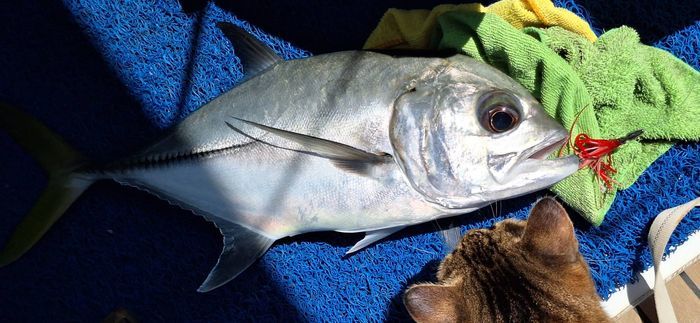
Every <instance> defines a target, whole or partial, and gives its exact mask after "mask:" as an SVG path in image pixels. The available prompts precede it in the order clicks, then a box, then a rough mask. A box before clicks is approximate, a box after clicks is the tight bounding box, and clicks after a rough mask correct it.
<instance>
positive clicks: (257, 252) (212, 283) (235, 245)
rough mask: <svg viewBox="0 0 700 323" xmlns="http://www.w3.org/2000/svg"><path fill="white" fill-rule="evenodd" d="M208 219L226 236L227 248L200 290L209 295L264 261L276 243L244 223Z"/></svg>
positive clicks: (225, 243) (225, 247)
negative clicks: (255, 264) (255, 263)
mask: <svg viewBox="0 0 700 323" xmlns="http://www.w3.org/2000/svg"><path fill="white" fill-rule="evenodd" d="M205 218H206V219H207V220H209V221H211V222H214V224H215V225H216V227H217V228H219V230H221V234H222V235H223V236H224V247H223V250H222V251H221V255H220V256H219V260H218V261H217V262H216V265H215V266H214V268H212V270H211V272H209V276H207V279H205V280H204V282H203V283H202V285H201V286H199V288H198V289H197V291H198V292H200V293H206V292H208V291H211V290H213V289H215V288H217V287H220V286H221V285H224V284H226V283H227V282H229V281H231V280H232V279H234V278H236V276H238V275H239V274H240V273H242V272H243V271H244V270H246V269H247V268H248V267H250V265H252V264H253V263H254V262H255V261H256V260H257V259H258V258H260V257H261V256H262V255H263V254H264V253H265V251H267V249H269V248H270V246H271V245H272V244H273V243H274V242H275V239H272V238H269V237H267V236H265V235H262V234H260V233H258V232H255V231H253V230H251V229H249V228H246V227H244V226H242V225H240V224H237V223H233V222H228V221H225V220H222V219H220V218H214V217H207V216H205Z"/></svg>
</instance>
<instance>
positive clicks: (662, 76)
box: [438, 12, 700, 225]
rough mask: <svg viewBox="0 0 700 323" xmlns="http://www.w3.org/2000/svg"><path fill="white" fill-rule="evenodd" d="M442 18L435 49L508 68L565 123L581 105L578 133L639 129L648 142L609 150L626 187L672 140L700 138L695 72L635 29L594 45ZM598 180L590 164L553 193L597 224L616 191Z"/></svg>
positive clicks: (469, 18) (554, 32)
mask: <svg viewBox="0 0 700 323" xmlns="http://www.w3.org/2000/svg"><path fill="white" fill-rule="evenodd" d="M438 24H439V27H438V28H440V31H441V33H442V35H443V37H442V39H441V40H440V42H439V44H438V48H452V49H460V50H462V51H463V52H464V53H465V54H467V55H469V56H472V57H475V58H477V59H480V60H482V61H485V62H487V63H489V64H491V65H493V66H496V67H497V68H499V69H501V70H502V71H504V72H506V73H507V74H508V75H510V76H511V77H513V78H514V79H516V80H517V81H519V82H520V83H521V84H523V86H525V87H526V88H527V89H528V90H530V91H531V92H532V93H533V94H534V95H535V97H537V98H538V99H539V100H540V101H541V102H542V104H543V106H544V107H545V110H546V111H547V112H548V113H549V114H550V115H552V116H553V117H555V118H556V119H557V120H559V121H560V122H561V123H562V124H563V125H564V126H565V127H567V128H569V127H571V125H572V123H573V121H574V119H575V116H576V114H577V113H579V111H582V113H581V117H580V118H579V120H578V121H577V124H576V126H575V127H574V128H573V134H574V135H576V134H578V133H586V134H588V135H589V136H591V137H594V138H617V137H622V136H624V135H625V134H627V133H628V132H630V131H632V130H635V129H640V128H641V129H644V130H645V134H644V135H643V136H642V138H643V139H645V140H644V141H642V142H630V143H628V144H626V145H625V146H623V147H622V148H621V149H619V150H618V151H617V152H615V153H614V154H613V158H614V165H613V166H614V167H615V168H616V169H617V170H618V174H616V175H615V180H617V181H618V182H620V183H621V186H622V188H625V187H629V186H630V185H631V184H632V183H633V182H634V181H635V180H636V179H637V178H638V177H639V175H641V173H642V172H643V171H644V169H646V168H647V167H648V166H649V165H650V164H651V163H652V162H653V161H654V160H656V158H658V157H659V156H660V155H661V154H663V153H664V152H665V151H666V150H668V148H670V146H671V145H672V142H671V140H697V139H700V119H699V118H700V108H699V107H698V106H697V104H695V102H697V101H698V100H700V91H699V90H700V87H699V86H700V74H699V73H698V72H697V71H695V70H694V69H693V68H692V67H690V66H688V65H687V64H685V63H683V62H681V61H680V60H678V59H677V58H675V57H673V55H671V54H669V53H667V52H665V51H663V50H660V49H656V48H653V47H649V46H645V45H643V44H640V43H639V37H638V36H637V34H636V32H635V31H634V30H632V29H631V28H628V27H622V28H618V29H614V30H611V31H609V32H607V33H605V34H604V35H603V36H601V38H600V39H598V40H597V41H596V42H595V43H593V44H591V43H589V42H588V41H587V40H585V38H583V37H582V36H579V35H577V34H575V33H571V32H569V31H566V30H564V29H562V28H557V27H553V28H548V29H539V28H526V29H524V33H523V32H521V31H519V30H517V29H515V28H513V27H512V26H511V25H510V24H508V23H507V22H506V21H504V20H503V19H501V18H499V17H498V16H496V15H491V14H484V13H467V12H451V13H446V14H444V15H442V16H440V17H438ZM528 35H529V36H528ZM533 36H534V37H533ZM550 47H551V49H550ZM557 53H558V54H559V55H557ZM560 55H561V56H562V57H564V58H562V57H560ZM587 107H590V108H587ZM582 109H583V110H582ZM649 140H654V141H649ZM570 152H571V150H570V149H569V153H570ZM600 187H601V184H600V183H599V182H598V181H597V180H596V178H595V177H594V174H593V173H592V171H591V170H590V169H584V170H581V171H579V172H577V173H576V174H574V175H572V176H571V177H569V178H567V179H566V180H564V181H562V182H560V183H559V184H557V185H555V186H554V187H553V188H552V190H553V191H554V192H555V193H557V194H558V195H559V196H560V197H561V198H562V200H564V201H565V202H566V203H567V204H569V205H570V206H571V207H573V208H574V209H576V210H577V211H578V212H579V213H580V214H581V215H582V216H583V217H584V218H586V219H587V220H588V221H590V222H591V223H593V224H595V225H600V224H601V222H602V221H603V218H604V216H605V213H606V212H607V210H608V209H609V208H610V205H611V204H612V201H613V199H614V196H615V189H613V190H612V191H608V192H603V191H602V190H601V189H600Z"/></svg>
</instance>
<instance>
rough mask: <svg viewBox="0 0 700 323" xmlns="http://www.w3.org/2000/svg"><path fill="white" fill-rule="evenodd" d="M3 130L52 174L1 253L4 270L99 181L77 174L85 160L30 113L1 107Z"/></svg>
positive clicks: (9, 107) (0, 104)
mask: <svg viewBox="0 0 700 323" xmlns="http://www.w3.org/2000/svg"><path fill="white" fill-rule="evenodd" d="M0 114H2V116H3V118H2V119H0V129H2V130H4V131H6V132H7V133H8V134H9V135H10V136H11V137H12V138H13V139H14V140H15V141H16V142H17V143H18V144H19V145H20V146H22V148H24V149H25V150H26V151H27V152H28V153H29V154H30V155H31V156H32V157H34V158H35V159H36V160H37V162H38V163H39V164H40V165H41V166H42V168H43V169H44V170H46V172H47V174H48V185H47V186H46V188H45V189H44V191H43V192H42V193H41V196H40V197H39V200H38V201H37V203H36V204H35V205H34V207H32V209H31V210H30V211H29V213H28V214H27V216H26V217H25V218H24V219H23V220H22V222H21V223H20V224H19V225H17V227H16V228H15V231H14V232H13V233H12V235H11V236H10V238H9V240H8V241H7V242H6V244H5V246H4V247H3V249H2V250H1V251H0V267H3V266H5V265H8V264H10V263H12V262H14V261H15V260H17V259H18V258H19V257H20V256H22V255H23V254H24V253H25V252H27V251H28V250H29V249H30V248H31V247H32V246H33V245H34V244H35V243H36V242H37V241H39V239H40V238H41V237H42V236H43V235H44V233H46V231H48V229H49V228H50V227H51V225H53V224H54V223H55V222H56V221H57V220H58V218H60V217H61V215H63V213H64V212H65V211H66V210H67V209H68V207H69V206H70V205H71V204H72V203H73V202H74V201H75V200H76V199H77V198H78V196H80V194H81V193H82V192H83V191H85V189H87V188H88V186H90V184H92V183H93V182H94V181H95V179H96V178H95V177H92V176H89V175H86V174H81V173H78V172H76V170H77V169H78V168H79V167H80V166H82V165H84V164H85V159H84V158H83V157H82V156H81V155H80V154H79V153H78V152H76V151H75V150H74V149H73V148H71V147H70V146H69V145H68V144H67V143H66V142H65V141H63V139H61V138H60V137H59V136H58V135H56V134H54V133H53V132H52V131H51V130H49V129H48V128H46V127H45V126H44V125H43V124H41V123H40V122H39V121H38V120H36V119H34V118H33V117H31V116H29V115H27V114H26V113H24V112H22V111H20V110H18V109H16V108H14V107H11V106H9V105H6V104H3V103H0Z"/></svg>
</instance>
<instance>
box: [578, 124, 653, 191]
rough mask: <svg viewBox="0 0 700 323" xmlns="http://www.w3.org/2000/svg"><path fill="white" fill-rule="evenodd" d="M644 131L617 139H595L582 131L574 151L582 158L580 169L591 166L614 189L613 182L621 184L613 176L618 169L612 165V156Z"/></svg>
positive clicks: (609, 187) (609, 188) (607, 185)
mask: <svg viewBox="0 0 700 323" xmlns="http://www.w3.org/2000/svg"><path fill="white" fill-rule="evenodd" d="M643 132H644V131H643V130H637V131H633V132H630V133H629V134H627V135H626V136H624V137H622V138H617V139H593V138H591V137H589V136H588V135H587V134H584V133H581V134H579V135H578V136H576V139H575V140H574V147H573V149H574V153H575V154H576V156H578V157H579V158H581V164H580V166H579V168H580V169H583V168H586V167H590V168H591V169H592V170H593V172H594V173H595V174H596V176H597V177H598V178H599V179H600V180H601V181H603V183H605V188H607V189H608V190H611V189H612V186H613V184H619V183H618V182H617V181H615V180H614V179H613V178H612V175H613V174H615V173H617V170H615V168H613V167H612V156H611V155H610V154H611V153H612V152H613V151H615V149H617V148H618V147H620V146H621V145H622V144H624V143H625V142H627V141H630V140H632V139H635V138H637V137H639V136H640V135H641V134H642V133H643Z"/></svg>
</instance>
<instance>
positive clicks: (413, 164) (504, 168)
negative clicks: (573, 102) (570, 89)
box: [390, 55, 579, 211]
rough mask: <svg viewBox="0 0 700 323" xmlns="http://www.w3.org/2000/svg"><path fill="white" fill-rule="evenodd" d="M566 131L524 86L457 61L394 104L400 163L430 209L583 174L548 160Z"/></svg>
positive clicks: (461, 205)
mask: <svg viewBox="0 0 700 323" xmlns="http://www.w3.org/2000/svg"><path fill="white" fill-rule="evenodd" d="M567 135H568V132H567V131H566V129H564V128H563V127H562V126H561V125H560V124H559V123H557V122H556V121H555V120H554V119H553V118H551V117H550V116H549V115H547V113H546V112H545V111H544V108H543V107H542V106H541V104H540V103H539V102H538V101H537V100H536V99H535V98H534V97H533V96H532V95H531V94H530V93H529V92H528V91H527V90H526V89H525V88H524V87H522V86H521V85H520V84H519V83H517V82H516V81H514V80H513V79H511V78H510V77H508V76H507V75H505V74H504V73H502V72H500V71H499V70H497V69H496V68H494V67H492V66H490V65H487V64H484V63H481V62H478V61H476V60H473V59H471V58H468V57H466V56H461V55H460V56H455V57H452V58H450V59H448V60H447V61H446V63H445V64H443V65H442V66H439V67H433V68H431V69H430V71H427V72H426V73H425V74H424V75H422V76H421V77H419V78H417V79H416V80H415V81H413V82H412V83H411V84H410V85H409V86H408V87H407V90H406V91H405V92H404V93H403V94H402V95H400V96H399V98H398V99H397V100H396V102H395V106H394V111H393V115H392V119H391V125H390V138H391V144H392V148H393V150H394V157H395V159H396V161H397V163H398V164H399V166H400V167H401V169H402V171H403V172H404V174H405V175H406V178H407V179H408V181H409V182H410V184H411V186H412V187H413V188H414V189H415V190H417V191H418V192H419V193H420V194H422V195H423V196H424V198H425V199H426V200H428V201H429V202H432V203H435V204H438V206H440V207H442V208H445V209H450V210H453V211H457V210H460V209H472V208H474V207H480V206H483V205H485V204H488V203H490V202H493V201H496V200H501V199H506V198H511V197H515V196H520V195H523V194H527V193H530V192H534V191H537V190H540V189H543V188H546V187H549V186H551V185H553V184H555V183H557V182H558V181H560V180H562V179H564V178H566V177H567V176H569V175H571V174H573V173H574V172H575V171H576V170H577V169H578V164H579V160H578V158H577V157H576V156H568V157H563V158H551V159H547V157H548V156H549V155H550V154H551V153H552V152H553V151H555V150H557V148H559V147H560V146H561V145H562V144H564V143H565V142H566V138H567Z"/></svg>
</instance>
